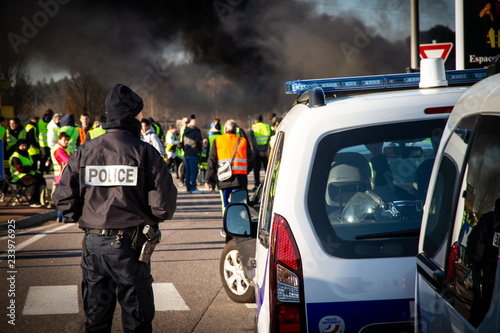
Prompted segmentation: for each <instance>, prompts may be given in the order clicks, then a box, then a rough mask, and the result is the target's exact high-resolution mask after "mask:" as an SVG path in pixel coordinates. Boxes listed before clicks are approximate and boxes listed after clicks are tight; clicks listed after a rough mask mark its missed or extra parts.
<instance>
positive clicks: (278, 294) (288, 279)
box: [269, 215, 306, 332]
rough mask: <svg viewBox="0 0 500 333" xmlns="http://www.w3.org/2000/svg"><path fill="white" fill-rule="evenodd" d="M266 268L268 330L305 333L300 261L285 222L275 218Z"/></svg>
mask: <svg viewBox="0 0 500 333" xmlns="http://www.w3.org/2000/svg"><path fill="white" fill-rule="evenodd" d="M271 237H272V240H271V254H270V266H269V274H270V277H269V283H270V288H269V290H270V293H269V294H270V301H271V302H270V304H271V309H270V312H271V330H272V331H273V332H305V331H306V322H305V320H306V319H305V318H306V317H305V300H304V279H303V275H302V261H301V259H300V253H299V249H298V247H297V243H296V242H295V239H294V237H293V234H292V231H291V230H290V226H289V225H288V222H287V221H286V220H285V219H284V218H283V217H282V216H280V215H275V216H274V221H273V230H272V233H271Z"/></svg>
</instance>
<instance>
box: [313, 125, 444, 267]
mask: <svg viewBox="0 0 500 333" xmlns="http://www.w3.org/2000/svg"><path fill="white" fill-rule="evenodd" d="M445 124H446V120H445V119H433V120H426V121H414V122H405V123H395V124H387V125H377V126H369V127H363V128H358V129H352V130H346V131H342V132H336V133H331V134H329V135H327V136H325V137H324V138H323V139H321V141H320V142H319V144H318V146H317V150H316V153H315V157H314V164H313V170H312V172H311V173H310V175H311V176H310V177H311V178H310V182H309V184H310V186H309V189H308V193H307V205H308V210H309V215H310V216H311V221H312V224H313V226H314V229H315V230H316V233H317V236H318V238H319V239H320V241H321V243H322V245H323V248H324V249H325V251H327V252H328V253H330V254H331V255H333V256H337V257H341V258H379V257H403V256H413V255H416V253H417V244H418V236H419V233H420V224H421V221H422V207H423V203H424V201H425V196H426V193H427V187H428V183H429V178H430V173H431V171H432V166H433V163H434V159H435V156H436V151H437V148H438V145H439V141H440V139H441V134H442V130H443V128H444V125H445Z"/></svg>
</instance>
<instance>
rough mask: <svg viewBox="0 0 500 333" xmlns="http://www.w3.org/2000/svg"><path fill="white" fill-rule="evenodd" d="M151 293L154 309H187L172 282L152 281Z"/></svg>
mask: <svg viewBox="0 0 500 333" xmlns="http://www.w3.org/2000/svg"><path fill="white" fill-rule="evenodd" d="M153 293H154V295H155V309H156V311H169V310H170V311H186V310H189V307H188V306H187V304H186V302H184V300H183V299H182V297H181V295H180V294H179V292H178V291H177V289H176V288H175V286H174V284H173V283H153Z"/></svg>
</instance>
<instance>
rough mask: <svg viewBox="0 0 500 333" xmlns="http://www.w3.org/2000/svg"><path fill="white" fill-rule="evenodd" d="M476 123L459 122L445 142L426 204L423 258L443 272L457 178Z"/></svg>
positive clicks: (471, 120)
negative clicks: (429, 197) (432, 187)
mask: <svg viewBox="0 0 500 333" xmlns="http://www.w3.org/2000/svg"><path fill="white" fill-rule="evenodd" d="M475 122H476V117H471V118H469V119H467V120H465V121H462V122H461V124H460V125H459V126H458V127H457V129H455V131H454V132H453V134H452V135H451V137H450V139H449V141H448V142H447V143H446V147H445V149H444V152H443V157H442V160H441V164H440V166H439V170H438V174H437V177H436V180H435V185H434V191H433V194H432V198H431V199H430V201H429V202H428V203H427V206H428V218H427V226H426V229H425V236H424V241H423V250H424V252H425V254H426V256H427V257H428V258H430V259H432V260H433V261H434V263H436V264H437V265H439V266H440V267H441V268H442V269H443V270H444V267H445V266H446V255H447V246H446V243H447V240H448V239H449V230H450V224H451V223H452V216H454V214H453V212H454V211H455V209H456V208H454V207H455V205H456V202H457V200H456V199H455V198H456V197H457V196H458V189H459V187H458V182H459V181H458V178H459V175H460V172H461V169H462V164H463V161H464V158H465V154H466V152H467V143H468V141H469V139H470V135H471V133H472V131H473V128H474V125H475Z"/></svg>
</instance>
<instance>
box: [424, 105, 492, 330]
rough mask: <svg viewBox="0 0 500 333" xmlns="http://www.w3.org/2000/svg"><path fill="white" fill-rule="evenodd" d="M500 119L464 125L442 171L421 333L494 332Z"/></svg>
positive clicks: (428, 237) (428, 240)
mask: <svg viewBox="0 0 500 333" xmlns="http://www.w3.org/2000/svg"><path fill="white" fill-rule="evenodd" d="M499 126H500V117H499V116H492V115H483V116H469V117H467V118H464V119H463V120H462V121H461V122H460V123H459V124H458V126H457V127H456V128H455V130H454V132H453V133H452V134H451V136H450V137H449V140H448V142H447V143H446V146H445V148H444V150H443V154H442V158H441V159H440V160H439V162H438V163H439V164H438V165H437V167H438V168H437V174H436V176H435V178H434V179H433V183H432V185H431V186H432V188H430V190H431V191H432V192H431V193H432V195H431V196H428V197H427V200H428V202H427V203H426V210H427V218H426V220H424V221H425V223H424V225H423V228H424V229H423V231H422V233H421V237H422V241H421V244H420V253H419V254H418V255H417V282H416V288H417V289H416V305H417V306H416V320H417V322H416V325H417V330H418V331H419V332H430V331H432V332H437V331H439V332H473V331H475V330H477V331H480V332H496V331H498V329H499V327H498V326H497V319H496V317H497V315H498V311H499V310H498V303H499V300H498V293H497V292H496V289H497V288H498V280H499V278H498V274H497V261H498V245H499V243H500V241H499V240H500V131H499Z"/></svg>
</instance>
